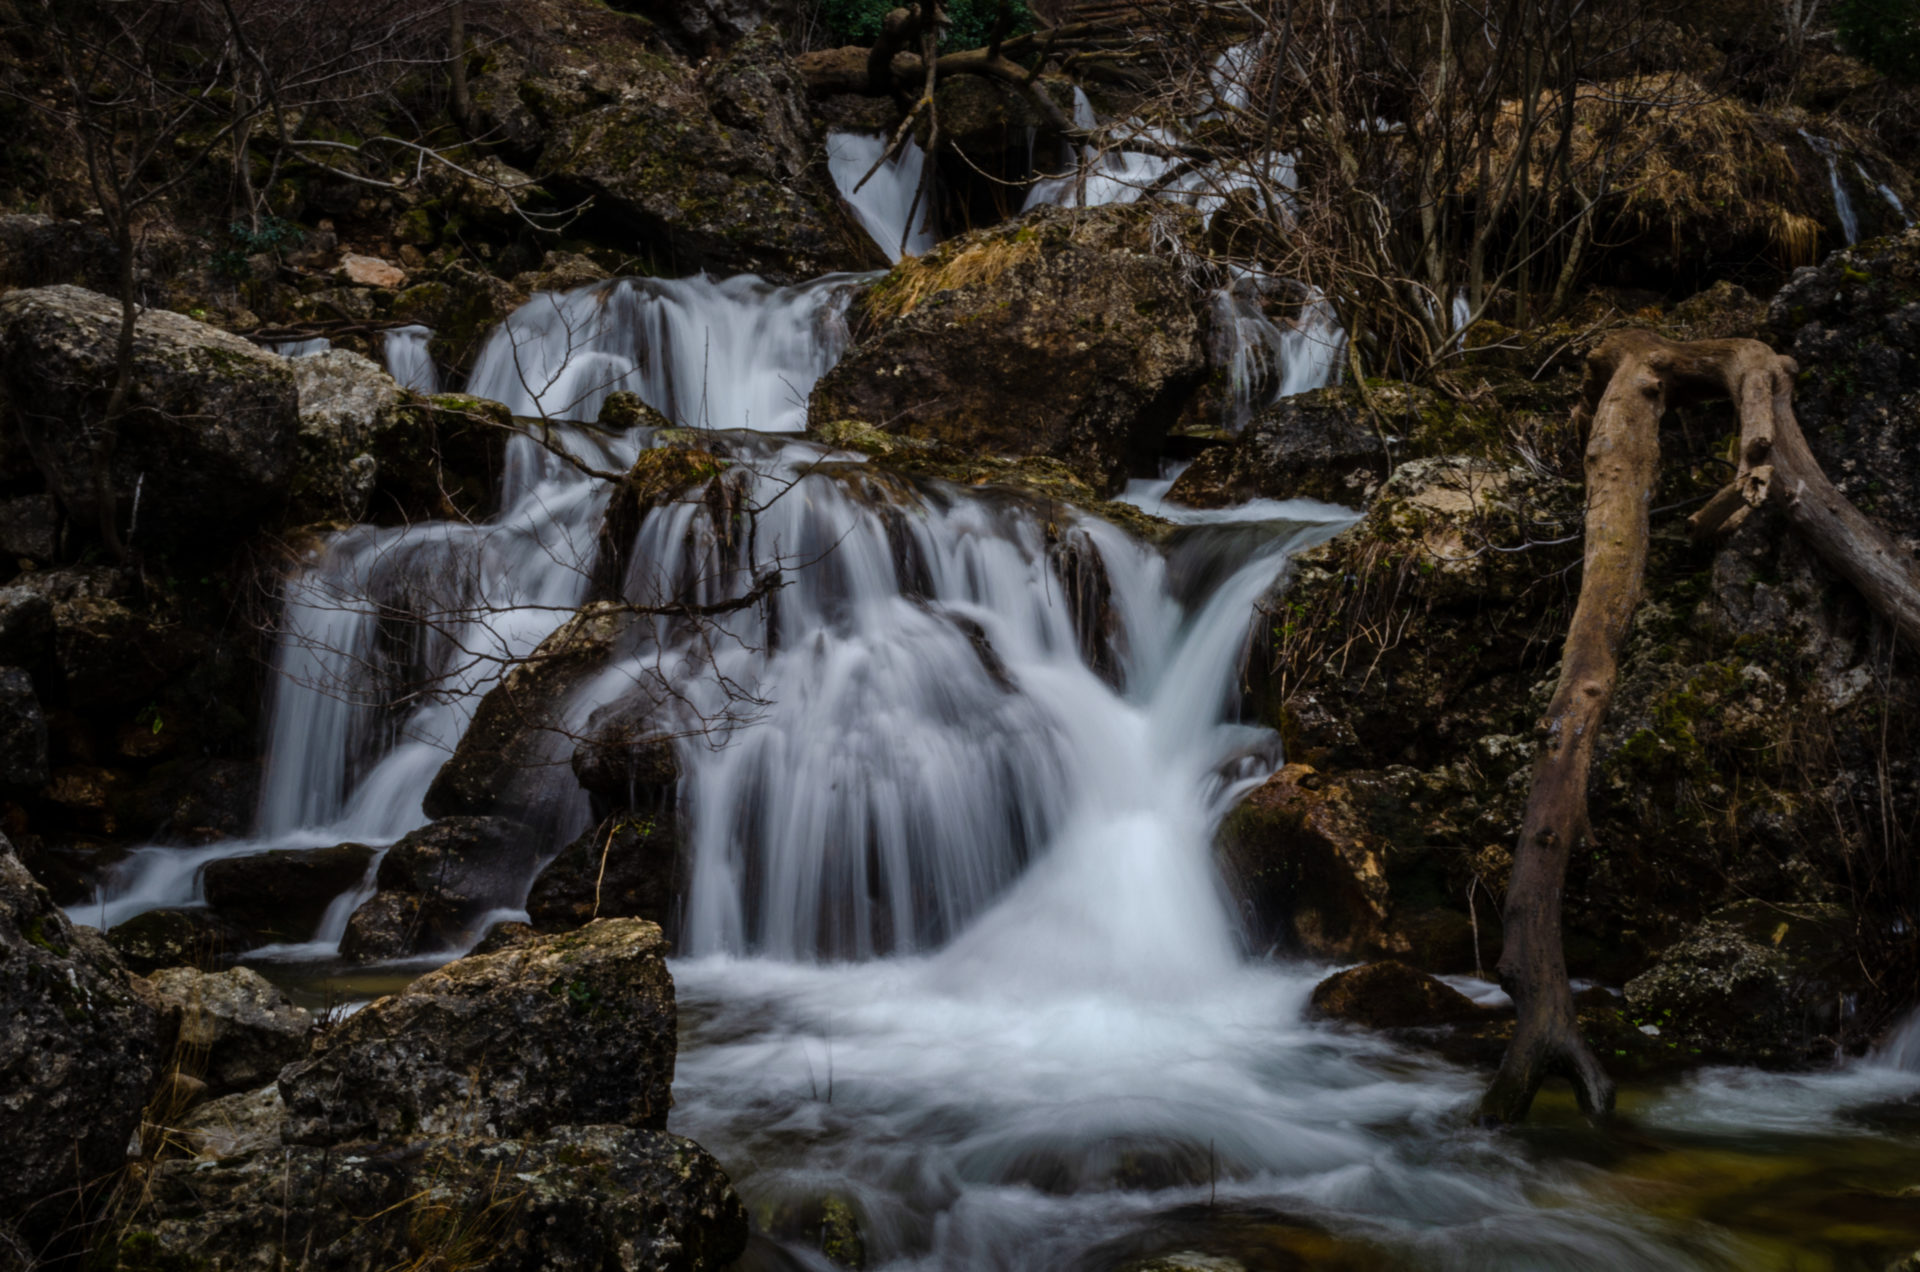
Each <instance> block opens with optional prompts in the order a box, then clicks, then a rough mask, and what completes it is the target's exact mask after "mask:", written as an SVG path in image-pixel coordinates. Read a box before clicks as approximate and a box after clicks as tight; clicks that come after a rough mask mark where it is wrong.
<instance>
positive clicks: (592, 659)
mask: <svg viewBox="0 0 1920 1272" xmlns="http://www.w3.org/2000/svg"><path fill="white" fill-rule="evenodd" d="M632 621H633V620H632V616H631V615H630V614H628V613H627V612H626V611H625V610H624V609H622V608H621V607H620V606H619V605H616V604H613V603H611V602H608V603H598V604H593V605H588V606H587V607H585V608H584V609H582V610H581V611H580V612H579V613H578V614H576V615H574V617H572V618H571V619H569V620H567V622H566V623H564V624H563V625H562V626H561V627H560V629H559V630H558V631H556V632H554V634H553V635H551V636H549V637H547V638H546V639H545V640H544V641H542V642H540V647H539V648H538V649H537V650H535V651H534V654H533V656H532V657H531V658H529V659H528V660H526V661H525V662H523V663H521V664H520V665H519V666H517V667H515V668H514V669H513V670H512V671H510V672H509V673H507V675H506V676H504V677H503V678H502V679H501V680H500V683H499V684H497V685H495V686H494V687H493V688H492V689H491V690H489V691H488V692H487V696H486V697H485V698H483V699H481V701H480V706H479V709H478V710H477V711H475V712H474V717H473V724H472V726H471V727H469V728H468V729H467V732H466V734H465V735H464V736H463V737H462V738H461V739H460V745H459V746H458V747H457V748H455V750H454V753H453V755H452V756H450V757H449V758H448V760H447V762H446V763H445V764H444V765H442V766H441V768H440V771H439V773H437V774H435V775H434V779H433V784H432V785H431V786H429V787H428V788H427V794H426V798H425V800H424V801H423V807H424V808H425V809H426V811H427V815H428V816H430V817H451V816H455V815H462V814H464V815H472V816H484V815H486V814H489V813H493V812H495V811H498V810H501V809H504V808H509V807H512V806H513V805H514V803H515V802H516V801H517V800H519V799H523V798H524V797H525V796H526V794H527V793H529V791H530V789H531V784H532V783H536V782H539V781H541V780H543V779H551V778H554V777H562V778H564V774H565V770H564V769H562V768H560V766H561V765H562V764H563V763H565V761H566V758H567V756H568V754H569V752H570V750H571V748H570V746H568V745H566V744H567V742H568V739H567V738H566V721H565V718H564V714H563V713H564V709H565V706H566V703H567V698H568V696H569V695H570V694H571V693H572V691H573V689H574V688H575V687H576V686H577V685H579V684H580V683H581V682H582V681H584V680H585V679H586V678H587V677H588V676H590V675H592V674H594V673H595V672H597V671H599V670H600V669H601V668H602V667H603V666H605V664H606V662H607V660H608V659H610V658H611V657H613V655H614V654H615V653H616V651H617V649H618V647H619V642H620V638H621V635H622V633H623V632H624V631H625V630H626V628H627V626H628V624H629V623H631V622H632Z"/></svg>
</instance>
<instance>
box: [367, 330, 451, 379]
mask: <svg viewBox="0 0 1920 1272" xmlns="http://www.w3.org/2000/svg"><path fill="white" fill-rule="evenodd" d="M432 338H433V329H432V328H430V327H422V326H420V325H419V324H418V323H415V324H413V325H412V326H407V327H395V328H393V329H392V330H390V331H388V332H387V334H386V336H385V337H384V339H383V340H382V343H381V353H382V355H383V356H384V357H385V359H386V363H387V374H388V375H390V376H392V377H393V378H394V380H395V382H396V383H398V384H399V385H400V387H401V388H403V389H412V390H413V391H414V392H416V393H438V392H439V391H440V369H439V368H438V367H436V366H434V365H433V355H432V353H430V352H428V349H427V341H429V340H431V339H432Z"/></svg>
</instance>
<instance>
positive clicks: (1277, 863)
mask: <svg viewBox="0 0 1920 1272" xmlns="http://www.w3.org/2000/svg"><path fill="white" fill-rule="evenodd" d="M1216 843H1217V851H1218V853H1219V855H1220V858H1221V864H1222V866H1223V868H1224V871H1223V872H1224V873H1225V874H1226V876H1227V877H1228V878H1229V879H1231V880H1232V881H1233V882H1234V884H1235V886H1236V888H1237V890H1238V892H1239V895H1241V896H1242V897H1244V898H1245V899H1246V900H1247V902H1248V903H1249V905H1250V906H1251V918H1252V922H1253V927H1254V936H1255V938H1256V940H1257V941H1258V942H1259V943H1260V944H1261V945H1263V946H1265V945H1270V944H1275V943H1278V944H1280V945H1283V946H1285V947H1288V948H1289V949H1291V950H1294V951H1298V952H1301V953H1305V954H1309V955H1312V956H1314V957H1316V958H1353V957H1357V956H1364V955H1367V954H1373V953H1377V952H1381V951H1383V950H1393V951H1395V952H1401V953H1404V952H1405V951H1406V948H1407V945H1406V941H1405V939H1404V938H1403V937H1396V936H1395V935H1393V934H1391V933H1390V932H1389V931H1388V928H1387V920H1388V915H1389V906H1390V897H1389V894H1388V888H1387V872H1386V862H1385V855H1384V847H1383V845H1382V844H1381V843H1380V841H1379V838H1378V836H1377V835H1376V834H1375V833H1374V830H1373V828H1372V826H1371V825H1370V824H1369V823H1368V820H1367V818H1366V817H1365V815H1364V814H1363V813H1362V812H1361V811H1360V810H1359V809H1357V808H1356V807H1355V806H1354V802H1353V798H1352V794H1351V792H1350V791H1349V789H1348V788H1347V786H1346V785H1345V784H1343V783H1340V782H1337V781H1328V780H1326V779H1325V778H1323V777H1322V776H1321V775H1320V774H1319V773H1317V772H1315V771H1314V770H1313V769H1312V768H1310V767H1308V766H1307V765H1305V764H1289V765H1287V766H1286V767H1285V768H1283V769H1281V770H1280V771H1279V772H1278V773H1275V774H1274V775H1273V776H1272V777H1270V778H1268V779H1267V781H1266V782H1265V783H1264V784H1263V785H1261V786H1259V787H1258V788H1256V789H1255V790H1254V791H1253V792H1252V793H1251V794H1249V795H1248V796H1247V797H1246V799H1245V800H1243V801H1242V802H1241V803H1240V805H1239V806H1238V807H1236V808H1235V809H1234V810H1233V811H1232V812H1231V813H1229V814H1228V815H1227V817H1226V819H1225V820H1224V821H1223V822H1222V823H1221V825H1220V831H1219V834H1218V835H1217V837H1216Z"/></svg>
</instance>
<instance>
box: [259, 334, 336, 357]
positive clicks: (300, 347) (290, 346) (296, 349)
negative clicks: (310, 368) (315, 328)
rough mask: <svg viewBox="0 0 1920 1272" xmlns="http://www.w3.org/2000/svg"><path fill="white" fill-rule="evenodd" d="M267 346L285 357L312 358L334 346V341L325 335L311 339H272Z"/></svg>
mask: <svg viewBox="0 0 1920 1272" xmlns="http://www.w3.org/2000/svg"><path fill="white" fill-rule="evenodd" d="M267 348H269V349H271V350H273V351H274V352H275V353H277V354H279V355H280V356H281V357H283V358H310V357H312V356H313V355H314V354H316V353H325V352H326V351H327V350H329V349H331V348H333V341H331V340H329V339H327V338H326V337H325V336H314V337H313V338H312V339H310V340H270V341H268V342H267Z"/></svg>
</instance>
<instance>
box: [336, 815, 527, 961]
mask: <svg viewBox="0 0 1920 1272" xmlns="http://www.w3.org/2000/svg"><path fill="white" fill-rule="evenodd" d="M537 856H538V854H537V851H536V847H535V843H534V836H533V832H532V831H531V830H530V829H529V828H528V827H526V826H523V825H521V824H520V823H519V822H515V821H509V820H508V819H506V818H504V817H443V818H441V819H440V820H439V821H436V822H431V823H429V824H428V825H425V826H422V827H421V828H420V829H418V830H415V831H411V832H409V833H408V834H407V835H406V836H404V837H403V838H402V839H401V840H400V842H398V843H396V844H395V845H394V846H393V847H392V848H389V849H388V850H387V853H386V855H385V856H384V857H382V858H381V859H380V868H379V870H378V872H377V873H376V874H375V876H374V882H375V883H376V885H377V886H378V888H379V891H378V892H376V893H375V894H374V895H373V896H372V897H371V898H369V899H368V900H367V901H365V902H364V903H362V904H361V906H360V908H359V909H357V910H355V911H354V912H353V916H352V917H351V918H350V919H348V921H347V931H346V934H345V936H344V937H343V938H342V939H341V942H340V953H341V956H342V957H343V958H345V959H347V960H348V961H349V962H356V963H360V962H373V961H377V960H384V959H394V958H404V957H409V956H411V955H414V954H421V953H428V952H432V951H436V950H447V949H455V948H459V947H461V946H462V945H463V944H464V943H465V942H467V941H470V940H471V939H472V937H473V935H474V931H473V927H474V924H475V922H476V921H477V920H479V919H480V918H481V917H482V916H483V915H484V914H485V913H486V912H487V911H488V910H492V909H497V908H500V907H501V906H504V905H508V904H511V903H513V902H515V901H517V900H518V898H519V896H520V895H521V891H522V890H523V889H524V888H525V887H526V885H527V880H528V878H529V877H531V876H532V874H533V868H534V864H535V862H536V860H537Z"/></svg>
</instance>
